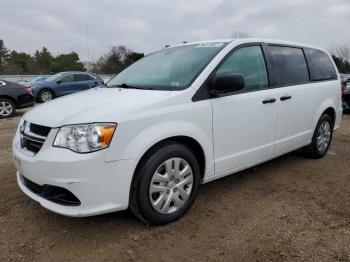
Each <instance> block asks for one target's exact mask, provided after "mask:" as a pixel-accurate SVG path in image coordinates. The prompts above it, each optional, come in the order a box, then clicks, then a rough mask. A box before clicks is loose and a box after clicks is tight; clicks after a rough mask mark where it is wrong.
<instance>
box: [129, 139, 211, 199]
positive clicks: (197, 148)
mask: <svg viewBox="0 0 350 262" xmlns="http://www.w3.org/2000/svg"><path fill="white" fill-rule="evenodd" d="M170 142H177V143H180V144H183V145H185V146H186V147H188V148H189V149H190V150H192V151H193V153H194V155H195V157H196V159H197V161H198V164H199V168H200V175H201V180H202V179H203V178H204V175H205V168H206V160H205V152H204V149H203V147H202V146H201V144H200V143H199V142H198V141H197V140H196V139H194V138H193V137H190V136H186V135H177V136H171V137H167V138H164V139H162V140H160V141H158V142H156V143H155V144H153V145H152V146H151V147H149V148H148V149H147V150H146V151H145V152H144V153H143V155H142V156H141V157H140V159H139V161H138V162H137V164H136V167H135V169H134V172H133V175H132V179H131V183H130V189H129V205H130V199H131V197H132V186H133V184H134V181H135V179H136V174H137V172H138V171H139V169H140V167H141V165H142V163H143V162H144V161H145V158H146V157H147V155H148V154H149V153H150V152H152V151H153V150H157V148H160V147H162V146H163V145H165V144H167V143H170Z"/></svg>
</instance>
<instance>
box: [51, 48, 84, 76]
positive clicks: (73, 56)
mask: <svg viewBox="0 0 350 262" xmlns="http://www.w3.org/2000/svg"><path fill="white" fill-rule="evenodd" d="M51 68H52V72H54V73H58V72H62V71H85V68H84V65H83V63H81V62H79V55H78V54H77V53H75V52H71V53H69V54H61V55H58V56H56V57H55V58H54V59H53V62H52V67H51Z"/></svg>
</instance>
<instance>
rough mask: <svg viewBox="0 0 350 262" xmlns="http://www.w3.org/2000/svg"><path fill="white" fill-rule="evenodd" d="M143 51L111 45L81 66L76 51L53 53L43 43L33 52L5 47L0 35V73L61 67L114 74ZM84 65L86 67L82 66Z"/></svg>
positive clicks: (58, 69)
mask: <svg viewBox="0 0 350 262" xmlns="http://www.w3.org/2000/svg"><path fill="white" fill-rule="evenodd" d="M143 56H144V54H143V53H137V52H134V51H132V50H129V49H128V48H126V47H125V46H115V47H112V48H111V49H110V51H109V52H107V53H106V54H105V55H102V56H101V57H100V58H99V59H98V60H97V61H96V62H95V63H92V64H91V63H90V64H88V65H89V66H85V65H84V63H83V62H81V61H80V58H79V55H78V54H77V53H76V52H70V53H65V54H58V55H56V56H55V55H53V54H52V53H51V52H50V51H49V50H48V49H47V48H46V47H43V48H42V49H41V50H36V51H35V52H34V54H33V55H30V54H28V53H25V52H18V51H16V50H9V49H8V48H7V47H6V46H5V43H4V41H3V40H2V39H0V75H1V74H8V75H26V74H28V75H31V74H33V75H41V74H43V75H46V74H55V73H58V72H62V71H86V70H87V69H88V70H89V71H92V72H94V73H99V74H117V73H119V72H120V71H121V70H123V69H124V68H125V67H127V66H129V65H130V64H132V63H133V62H135V61H136V60H138V59H140V58H142V57H143ZM86 67H88V68H86Z"/></svg>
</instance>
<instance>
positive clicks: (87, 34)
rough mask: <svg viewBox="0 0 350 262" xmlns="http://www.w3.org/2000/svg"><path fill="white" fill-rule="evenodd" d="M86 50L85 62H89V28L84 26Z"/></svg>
mask: <svg viewBox="0 0 350 262" xmlns="http://www.w3.org/2000/svg"><path fill="white" fill-rule="evenodd" d="M86 50H87V60H88V62H90V46H89V26H88V25H87V26H86Z"/></svg>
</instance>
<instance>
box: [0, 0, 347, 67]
mask: <svg viewBox="0 0 350 262" xmlns="http://www.w3.org/2000/svg"><path fill="white" fill-rule="evenodd" d="M87 31H88V37H87ZM235 31H241V32H246V33H248V34H249V35H250V36H253V37H265V38H277V39H283V40H292V41H299V42H304V43H309V44H314V45H318V46H321V47H324V48H329V47H332V46H338V45H344V44H346V45H350V0H269V1H261V0H187V1H186V0H172V1H170V0H169V1H166V0H147V1H141V0H139V1H136V0H69V1H67V0H60V1H57V0H1V2H0V39H3V40H4V41H5V44H6V46H7V47H8V48H10V49H16V50H18V51H26V52H30V53H33V52H34V50H36V49H41V47H42V46H46V47H48V48H49V50H50V51H51V52H52V53H54V54H57V53H62V52H70V51H76V52H78V54H79V55H80V57H81V59H82V60H94V59H97V58H98V57H99V56H100V55H101V54H103V53H105V52H107V50H108V49H109V48H110V47H111V46H114V45H126V46H127V47H129V48H131V49H133V50H135V51H139V52H146V53H147V52H150V51H153V50H156V49H159V48H161V47H162V46H164V45H165V44H176V43H180V42H182V41H184V40H188V41H195V40H207V39H217V38H230V37H232V36H233V35H234V32H235ZM87 39H88V44H87ZM88 47H89V50H90V52H88ZM88 54H90V55H89V56H88Z"/></svg>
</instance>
